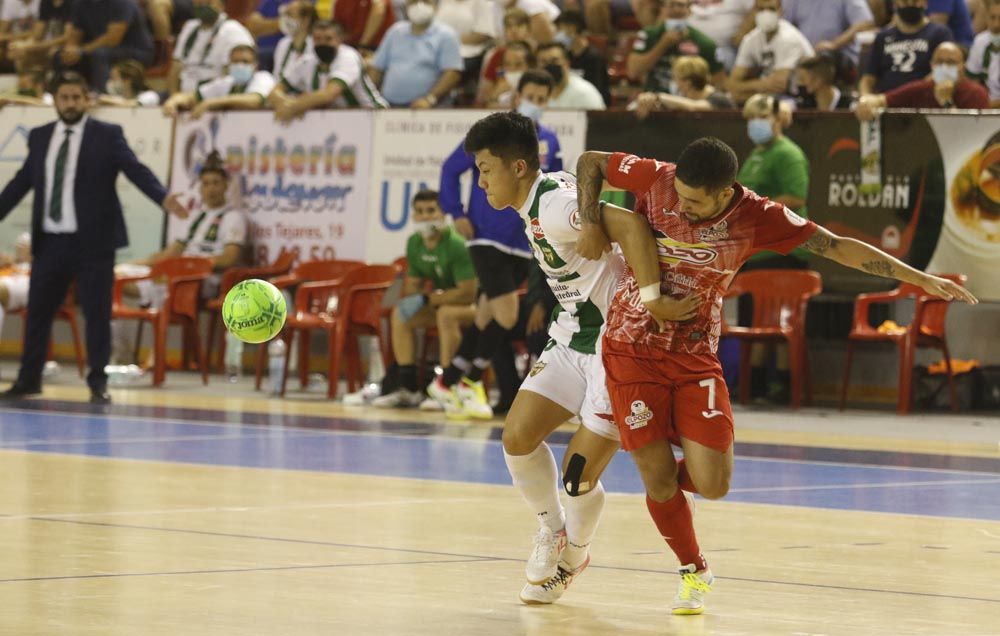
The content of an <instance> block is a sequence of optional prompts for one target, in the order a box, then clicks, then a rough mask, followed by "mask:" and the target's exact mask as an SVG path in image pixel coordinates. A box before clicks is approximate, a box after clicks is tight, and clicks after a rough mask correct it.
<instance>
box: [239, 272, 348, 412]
mask: <svg viewBox="0 0 1000 636" xmlns="http://www.w3.org/2000/svg"><path fill="white" fill-rule="evenodd" d="M364 266H365V264H364V263H363V262H362V261H349V260H320V261H308V262H305V263H300V264H299V265H298V266H297V267H296V268H295V269H294V270H292V273H291V274H287V275H285V276H278V277H277V278H272V279H271V283H273V284H274V285H275V286H276V287H278V288H279V289H292V288H296V287H297V289H296V292H295V300H294V303H293V306H292V307H290V308H289V312H288V319H287V320H286V321H285V329H284V331H282V334H281V336H280V337H281V338H283V339H284V340H285V344H287V345H289V347H291V344H292V340H293V336H294V331H295V329H296V326H295V325H296V324H297V323H296V319H297V317H299V316H306V315H308V314H314V313H320V312H325V311H327V308H328V307H329V306H331V305H336V304H337V303H338V301H339V299H338V293H339V289H338V286H339V285H340V281H341V279H342V278H343V277H344V276H345V275H347V273H348V272H351V271H352V270H355V269H358V268H359V267H364ZM310 344H311V342H310V334H309V331H308V330H305V331H303V332H302V334H301V337H300V338H299V384H300V386H301V388H303V389H304V388H305V387H306V385H307V384H308V382H309V347H310ZM290 357H291V356H287V355H286V356H285V374H286V375H287V373H288V359H289V358H290ZM266 359H267V345H266V344H262V345H260V346H259V347H257V369H256V373H255V378H254V386H255V388H256V389H257V390H260V383H261V378H262V377H263V375H264V363H265V361H266ZM284 394H285V380H284V379H283V380H282V381H281V395H284Z"/></svg>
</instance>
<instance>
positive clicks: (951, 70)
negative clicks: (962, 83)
mask: <svg viewBox="0 0 1000 636" xmlns="http://www.w3.org/2000/svg"><path fill="white" fill-rule="evenodd" d="M931 77H933V78H934V83H935V84H943V83H945V82H957V81H958V67H957V66H955V65H954V64H935V65H934V66H932V67H931Z"/></svg>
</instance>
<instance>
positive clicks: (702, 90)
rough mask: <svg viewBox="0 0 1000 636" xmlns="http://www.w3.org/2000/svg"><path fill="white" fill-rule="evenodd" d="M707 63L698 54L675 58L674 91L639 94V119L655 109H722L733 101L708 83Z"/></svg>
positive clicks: (637, 102) (637, 106)
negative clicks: (672, 92)
mask: <svg viewBox="0 0 1000 636" xmlns="http://www.w3.org/2000/svg"><path fill="white" fill-rule="evenodd" d="M709 81H710V78H709V75H708V62H706V61H705V58H703V57H699V56H697V55H682V56H681V57H679V58H677V59H675V60H674V82H675V83H676V84H677V94H676V95H673V94H671V93H667V92H659V93H653V92H646V93H641V94H640V95H639V97H638V98H637V99H636V101H635V111H636V115H637V116H638V117H639V119H644V118H645V117H646V116H647V115H649V113H650V112H652V111H654V110H686V111H699V110H724V109H730V108H736V104H735V103H733V100H732V98H731V97H729V95H727V94H726V93H725V92H724V91H721V90H719V89H717V88H716V87H715V86H712V84H710V83H709Z"/></svg>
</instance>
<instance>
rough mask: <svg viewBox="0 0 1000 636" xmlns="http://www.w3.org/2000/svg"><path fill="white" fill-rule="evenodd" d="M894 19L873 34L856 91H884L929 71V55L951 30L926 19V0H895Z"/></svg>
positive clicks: (918, 77)
mask: <svg viewBox="0 0 1000 636" xmlns="http://www.w3.org/2000/svg"><path fill="white" fill-rule="evenodd" d="M895 8H896V19H895V20H894V21H893V23H892V24H890V25H889V26H887V27H885V28H884V29H882V30H881V31H879V32H878V35H876V36H875V42H874V44H872V50H871V53H870V54H869V56H868V65H867V66H866V68H865V71H864V74H863V75H862V76H861V81H860V82H859V83H858V91H859V92H860V93H861V94H862V95H868V94H871V93H885V92H887V91H890V90H892V89H894V88H898V87H900V86H902V85H903V84H906V83H907V82H912V81H915V80H920V79H923V78H925V77H927V75H928V74H929V73H930V72H931V55H933V53H934V51H935V50H936V49H937V47H938V45H940V44H941V43H942V42H949V41H951V40H952V39H953V38H952V35H951V30H950V29H949V28H948V27H946V26H943V25H941V24H938V23H936V22H931V21H930V20H928V19H927V0H896V1H895Z"/></svg>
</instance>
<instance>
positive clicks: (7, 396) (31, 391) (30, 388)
mask: <svg viewBox="0 0 1000 636" xmlns="http://www.w3.org/2000/svg"><path fill="white" fill-rule="evenodd" d="M41 392H42V387H41V386H39V385H37V384H36V385H28V384H22V383H20V382H15V383H14V384H12V385H10V388H9V389H7V390H6V391H4V392H3V393H0V400H20V399H21V398H26V397H30V396H32V395H38V394H40V393H41Z"/></svg>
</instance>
